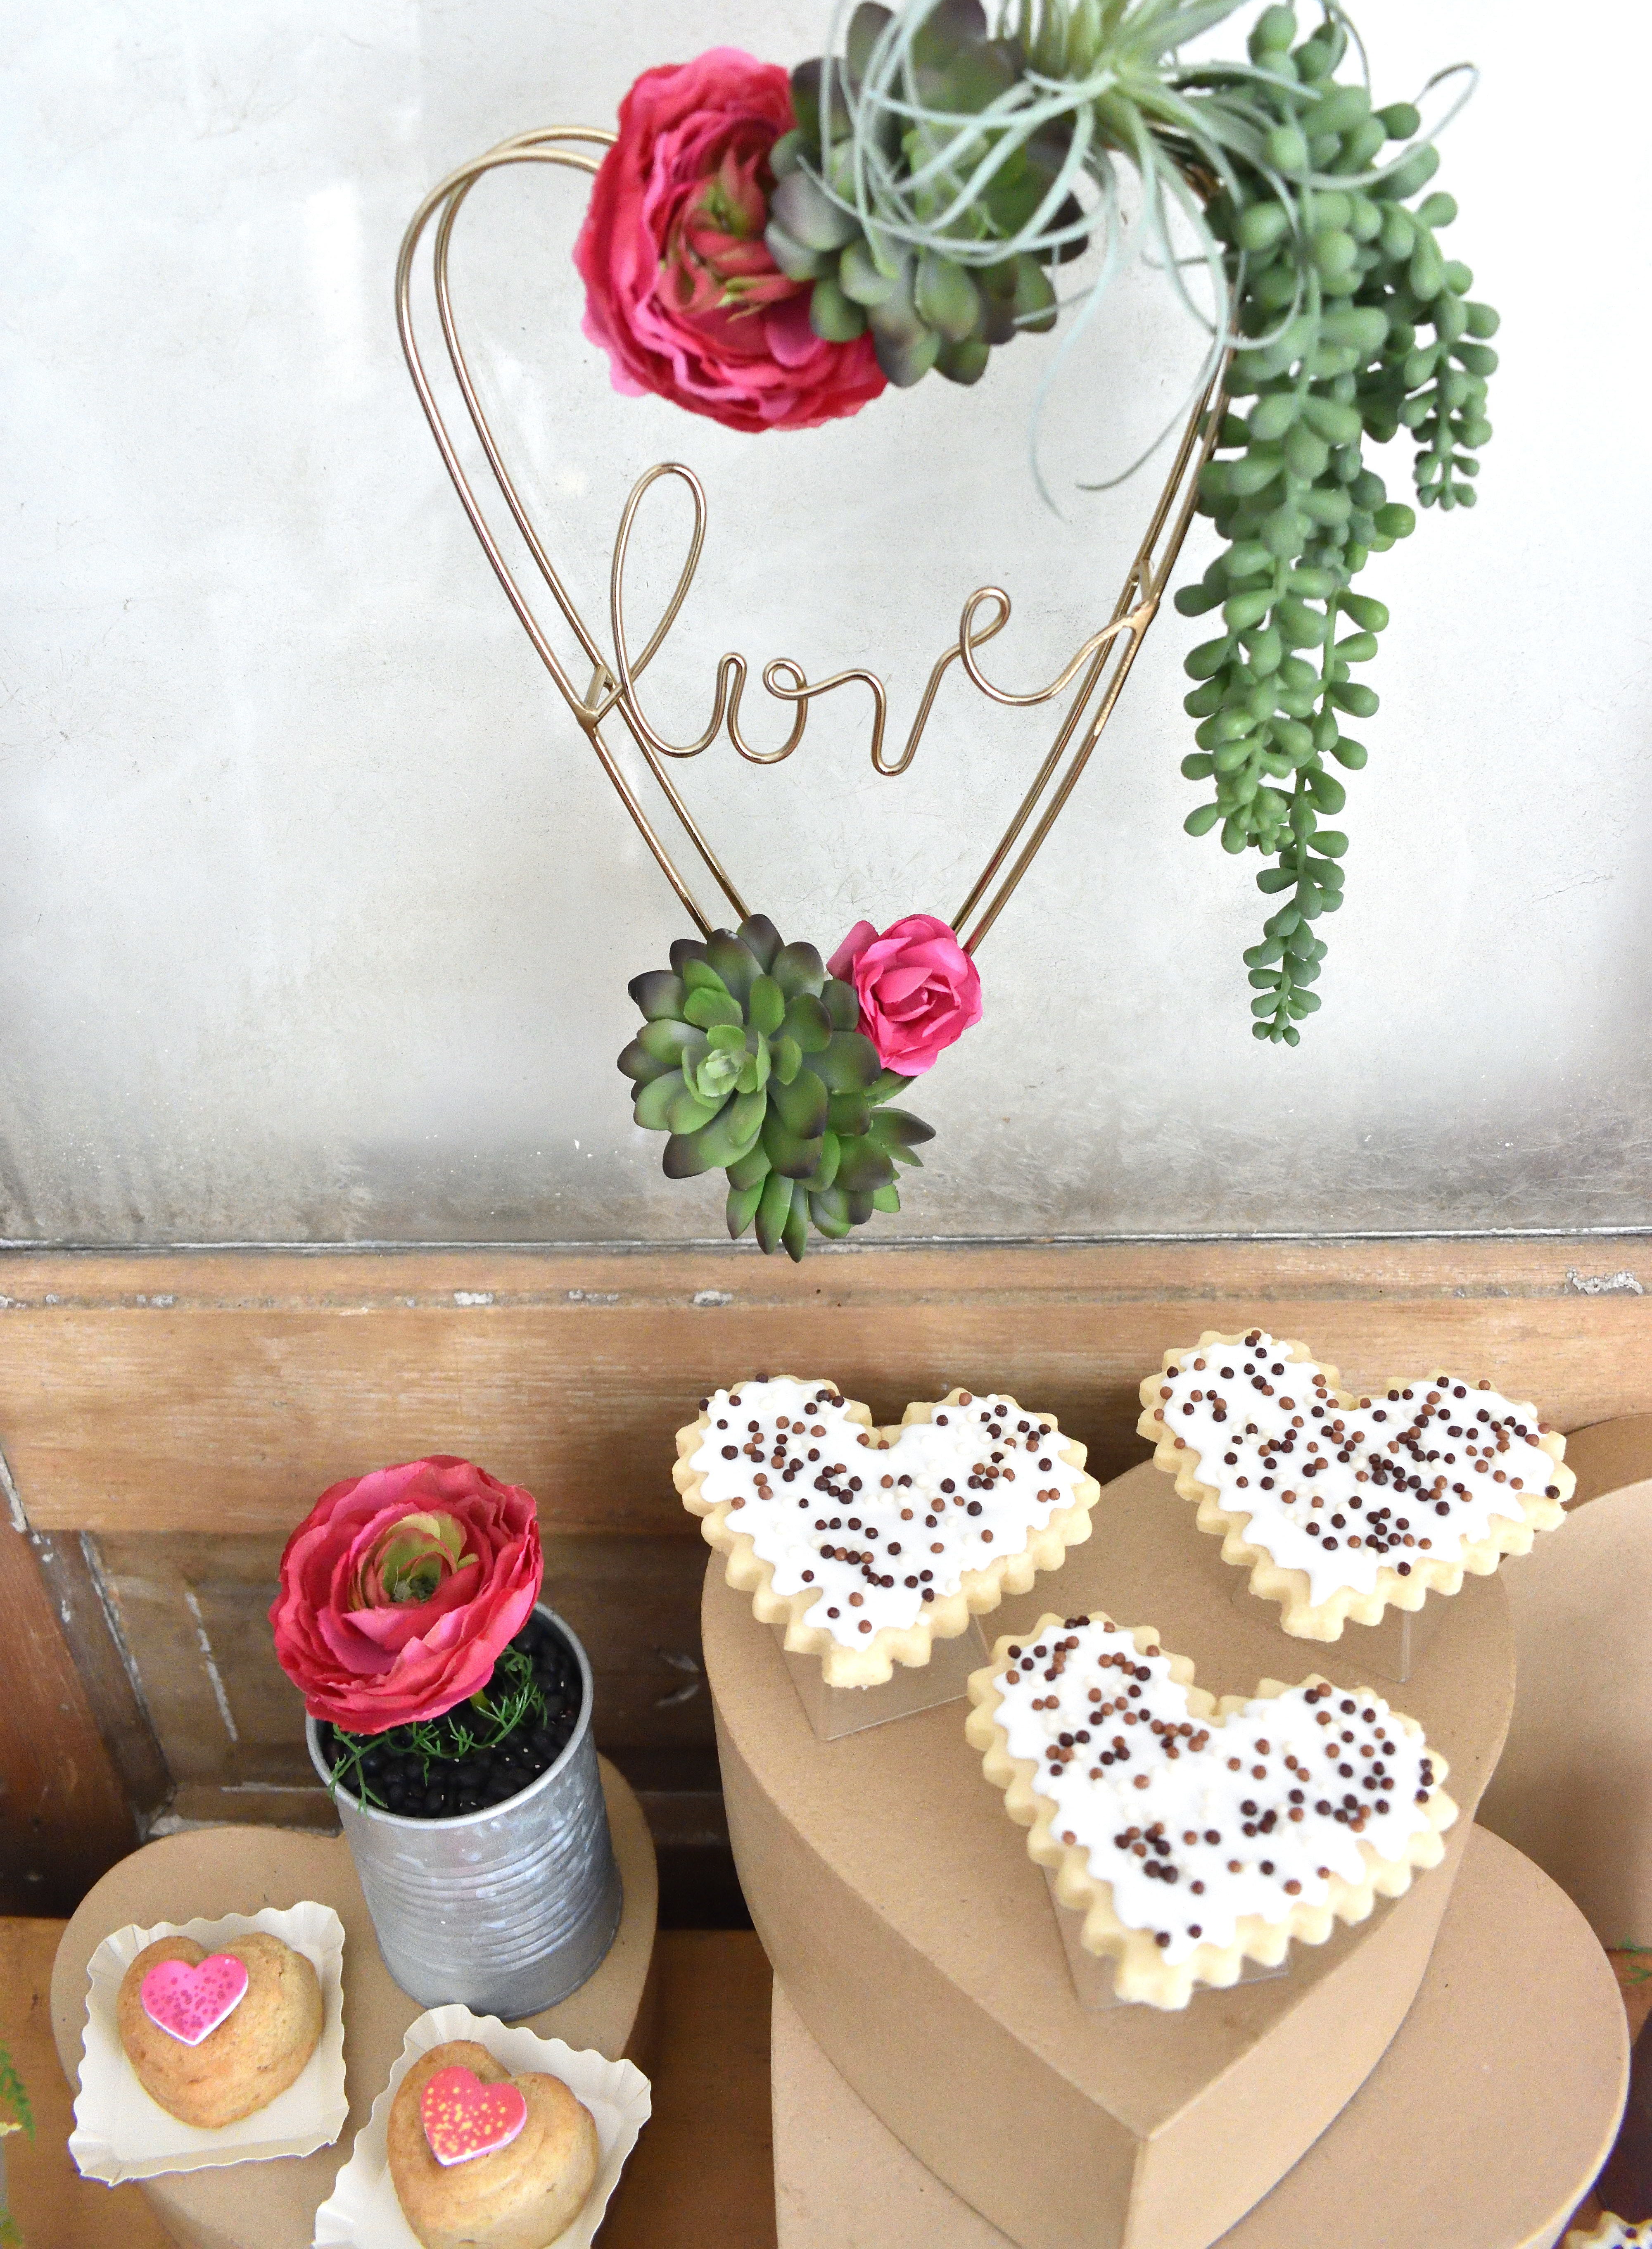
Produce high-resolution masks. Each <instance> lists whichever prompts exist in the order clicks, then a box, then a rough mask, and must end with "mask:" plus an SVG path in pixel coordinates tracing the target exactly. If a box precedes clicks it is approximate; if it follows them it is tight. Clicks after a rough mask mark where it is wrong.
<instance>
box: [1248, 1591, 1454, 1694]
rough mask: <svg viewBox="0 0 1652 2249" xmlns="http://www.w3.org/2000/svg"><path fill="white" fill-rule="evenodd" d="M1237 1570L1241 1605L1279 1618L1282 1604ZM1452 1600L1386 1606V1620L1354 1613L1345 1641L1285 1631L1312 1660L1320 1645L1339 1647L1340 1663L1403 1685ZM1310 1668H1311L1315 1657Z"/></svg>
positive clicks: (1437, 1597) (1442, 1596)
mask: <svg viewBox="0 0 1652 2249" xmlns="http://www.w3.org/2000/svg"><path fill="white" fill-rule="evenodd" d="M1237 1574H1238V1578H1239V1582H1238V1584H1237V1585H1236V1586H1235V1587H1234V1590H1233V1606H1235V1608H1236V1609H1238V1610H1240V1611H1241V1612H1242V1613H1250V1614H1254V1613H1256V1612H1257V1611H1265V1612H1266V1613H1267V1615H1268V1617H1269V1618H1270V1620H1272V1621H1274V1622H1276V1623H1277V1620H1278V1617H1279V1613H1280V1611H1279V1604H1278V1603H1277V1601H1264V1600H1260V1599H1257V1597H1256V1594H1254V1593H1253V1592H1251V1590H1250V1577H1249V1572H1248V1571H1245V1572H1239V1573H1237ZM1449 1599H1450V1596H1449V1594H1447V1593H1431V1594H1430V1595H1429V1596H1428V1599H1427V1600H1425V1601H1424V1602H1423V1604H1422V1606H1421V1608H1420V1609H1395V1608H1387V1609H1384V1611H1383V1612H1382V1621H1381V1623H1380V1624H1355V1623H1354V1622H1353V1619H1352V1618H1350V1620H1348V1622H1347V1623H1346V1624H1345V1625H1344V1626H1343V1627H1342V1637H1341V1639H1340V1640H1297V1639H1294V1638H1292V1637H1291V1636H1290V1635H1289V1634H1287V1633H1281V1634H1280V1638H1281V1639H1282V1640H1284V1641H1285V1644H1286V1646H1287V1647H1290V1648H1291V1649H1292V1650H1293V1651H1296V1650H1300V1652H1301V1654H1303V1655H1304V1657H1307V1658H1309V1659H1311V1658H1312V1656H1313V1654H1314V1653H1315V1652H1316V1650H1318V1648H1320V1647H1325V1648H1327V1649H1334V1650H1335V1651H1336V1655H1337V1659H1338V1662H1339V1667H1340V1666H1341V1665H1343V1664H1347V1663H1353V1664H1356V1665H1357V1666H1358V1667H1359V1675H1360V1677H1361V1679H1363V1678H1364V1677H1365V1675H1366V1673H1369V1674H1370V1675H1371V1677H1372V1679H1373V1680H1377V1679H1391V1680H1393V1681H1394V1684H1395V1685H1396V1686H1400V1687H1403V1686H1404V1685H1405V1683H1406V1681H1407V1680H1408V1679H1409V1678H1410V1676H1411V1675H1412V1673H1413V1672H1414V1671H1415V1670H1416V1668H1417V1667H1418V1666H1419V1665H1420V1664H1421V1661H1422V1660H1423V1658H1424V1656H1425V1655H1427V1654H1428V1649H1429V1647H1430V1646H1431V1645H1432V1643H1433V1640H1434V1637H1435V1633H1437V1632H1438V1631H1439V1629H1440V1626H1441V1624H1442V1620H1444V1617H1445V1613H1446V1603H1447V1601H1448V1600H1449ZM1304 1668H1306V1669H1308V1670H1311V1669H1312V1668H1313V1666H1312V1662H1311V1660H1310V1661H1308V1663H1307V1664H1306V1665H1305V1666H1304ZM1292 1676H1295V1674H1292Z"/></svg>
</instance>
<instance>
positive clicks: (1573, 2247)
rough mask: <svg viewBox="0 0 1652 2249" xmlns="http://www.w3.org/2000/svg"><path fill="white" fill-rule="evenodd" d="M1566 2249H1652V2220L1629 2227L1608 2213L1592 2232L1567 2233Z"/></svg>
mask: <svg viewBox="0 0 1652 2249" xmlns="http://www.w3.org/2000/svg"><path fill="white" fill-rule="evenodd" d="M1566 2249H1652V2218H1642V2221H1641V2223H1640V2224H1639V2225H1630V2224H1629V2223H1628V2220H1627V2219H1625V2218H1614V2216H1613V2214H1612V2212H1611V2211H1607V2214H1606V2216H1605V2217H1604V2218H1602V2219H1601V2220H1600V2225H1599V2227H1598V2228H1597V2229H1596V2231H1595V2232H1593V2233H1568V2234H1567V2235H1566Z"/></svg>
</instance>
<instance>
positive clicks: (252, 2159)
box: [69, 1898, 350, 2186]
mask: <svg viewBox="0 0 1652 2249" xmlns="http://www.w3.org/2000/svg"><path fill="white" fill-rule="evenodd" d="M255 1929H262V1930H263V1931H264V1932H265V1934H266V1935H268V1936H279V1937H280V1938H281V1940H282V1941H283V1943H287V1944H290V1945H291V1946H292V1947H293V1950H294V1951H295V1952H301V1953H303V1955H304V1956H305V1957H306V1960H308V1961H309V1963H310V1964H311V1965H312V1967H313V1969H314V1970H315V1972H316V1974H317V1975H318V1976H319V1977H320V1981H321V2006H322V2016H321V2037H320V2043H319V2044H318V2045H317V2046H316V2049H315V2052H314V2053H313V2054H312V2055H311V2056H310V2059H309V2060H308V2062H307V2063H306V2065H305V2067H304V2069H303V2071H302V2073H301V2074H300V2075H299V2077H297V2078H296V2079H295V2080H293V2083H292V2084H291V2085H289V2086H288V2087H287V2089H286V2092H285V2093H281V2094H277V2096H276V2098H275V2099H274V2100H273V2101H271V2102H270V2103H269V2105H268V2107H267V2108H259V2109H258V2110H256V2111H255V2112H254V2114H253V2115H251V2116H244V2117H243V2118H242V2119H241V2121H240V2122H239V2123H238V2124H225V2125H223V2126H221V2127H220V2129H218V2130H217V2131H207V2130H205V2129H203V2128H202V2127H201V2126H199V2125H196V2124H184V2123H180V2122H179V2121H178V2119H177V2118H176V2116H169V2115H168V2114H167V2112H166V2110H165V2109H164V2108H162V2106H161V2105H160V2103H159V2101H154V2100H151V2098H150V2097H149V2095H148V2094H147V2093H146V2092H145V2091H144V2089H143V2087H142V2086H141V2084H140V2083H139V2082H138V2076H137V2072H136V2071H135V2070H134V2068H133V2067H132V2065H131V2063H130V2062H129V2061H128V2060H127V2058H126V2054H125V2053H124V2052H123V2051H122V2048H121V2045H120V2030H119V2027H118V2019H117V2015H116V2002H117V2000H118V1998H119V1997H120V1984H121V1980H122V1978H123V1977H125V1975H126V1972H127V1969H128V1968H129V1967H130V1966H131V1965H132V1963H133V1962H134V1960H135V1959H136V1958H137V1957H138V1955H139V1953H140V1952H141V1951H142V1950H143V1948H144V1946H145V1945H146V1944H153V1943H154V1942H155V1939H156V1937H158V1936H189V1937H193V1938H194V1940H195V1942H196V1943H197V1944H199V1945H201V1946H202V1947H203V1949H204V1950H206V1951H208V1952H210V1951H211V1950H213V1949H214V1948H215V1947H217V1946H221V1945H224V1944H227V1943H231V1942H232V1941H233V1940H234V1939H235V1938H236V1937H237V1936H251V1934H252V1932H253V1931H254V1930H255ZM343 1969H344V1923H343V1922H341V1920H340V1919H339V1917H338V1915H337V1914H335V1913H334V1910H333V1909H332V1907H331V1906H329V1905H318V1904H317V1903H316V1902H314V1900H313V1899H308V1898H306V1899H302V1900H300V1902H299V1903H298V1904H297V1905H293V1906H286V1907H283V1908H279V1909H278V1908H277V1907H275V1906H265V1907H264V1909H262V1910H261V1911H260V1912H258V1913H253V1914H245V1913H226V1914H224V1915H222V1916H221V1917H220V1918H219V1919H217V1921H205V1920H201V1919H196V1920H195V1921H160V1922H156V1923H155V1926H154V1928H153V1929H139V1928H136V1927H135V1926H131V1925H128V1926H127V1928H125V1929H116V1930H115V1932H114V1936H106V1937H105V1938H104V1940H103V1942H102V1943H101V1944H100V1945H99V1947H98V1949H97V1950H96V1951H95V1952H94V1953H93V1956H92V1958H91V1961H90V1963H89V1970H88V1972H89V1974H90V1977H91V1984H90V1988H89V1989H88V1991H87V1993H86V2031H85V2033H84V2037H83V2040H82V2047H81V2055H80V2090H79V2094H77V2095H76V2097H75V2104H74V2129H73V2131H72V2132H71V2134H70V2135H69V2153H70V2155H71V2156H72V2157H73V2159H74V2162H75V2164H76V2167H77V2168H78V2169H79V2172H80V2174H81V2176H82V2177H83V2178H95V2179H102V2180H103V2181H104V2182H105V2184H107V2185H109V2186H118V2185H119V2184H120V2182H121V2181H122V2180H123V2179H146V2178H158V2177H160V2176H161V2174H162V2172H164V2171H193V2170H210V2169H213V2168H215V2167H217V2166H218V2165H222V2164H224V2163H264V2162H267V2161H268V2160H269V2159H270V2158H271V2157H272V2156H307V2155H312V2154H313V2153H314V2151H315V2149H317V2148H325V2147H329V2146H331V2144H332V2142H334V2140H336V2139H337V2138H338V2136H339V2134H340V2133H341V2131H342V2130H343V2129H344V2124H345V2120H346V2118H347V2117H348V2115H349V2113H350V2108H349V2102H348V2100H347V2099H346V2097H345V2092H344V1977H343Z"/></svg>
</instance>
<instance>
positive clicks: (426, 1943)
mask: <svg viewBox="0 0 1652 2249" xmlns="http://www.w3.org/2000/svg"><path fill="white" fill-rule="evenodd" d="M535 1613H536V1614H537V1615H538V1616H540V1618H542V1619H543V1620H544V1621H545V1622H546V1623H547V1624H548V1625H549V1626H550V1627H551V1628H552V1630H553V1631H554V1633H556V1635H557V1637H558V1638H559V1639H560V1640H561V1641H562V1642H563V1644H564V1646H565V1647H567V1648H568V1651H569V1652H570V1654H572V1655H573V1657H574V1659H575V1662H576V1663H577V1664H578V1666H579V1675H580V1697H581V1699H580V1714H579V1718H578V1721H577V1723H576V1724H575V1728H574V1731H573V1733H572V1734H571V1735H570V1736H569V1737H568V1742H567V1743H566V1744H565V1746H564V1747H563V1750H562V1752H561V1756H560V1757H558V1758H557V1760H556V1762H555V1764H553V1765H551V1766H549V1767H548V1768H547V1771H544V1772H542V1773H540V1776H539V1778H537V1779H536V1780H534V1781H533V1782H531V1783H530V1784H529V1785H528V1786H527V1788H525V1789H523V1790H522V1791H521V1792H520V1794H519V1795H516V1796H513V1797H511V1798H510V1799H508V1801H506V1803H504V1804H498V1805H492V1806H490V1807H489V1808H488V1809H487V1810H485V1811H482V1812H462V1813H459V1814H458V1815H457V1816H456V1817H454V1818H453V1819H407V1818H406V1817H404V1816H403V1814H402V1813H400V1812H380V1811H377V1810H375V1808H374V1807H373V1806H372V1805H363V1804H360V1803H358V1802H357V1801H356V1799H355V1798H354V1797H353V1796H350V1795H348V1794H347V1793H346V1792H345V1791H344V1790H343V1789H337V1790H335V1791H334V1803H335V1804H336V1805H338V1809H339V1817H340V1819H341V1821H342V1822H343V1826H344V1833H345V1837H346V1839H347V1840H348V1843H349V1846H350V1855H351V1857H352V1858H353V1859H354V1861H355V1871H356V1874H357V1875H358V1877H359V1878H360V1881H361V1890H362V1894H363V1895H364V1896H365V1897H366V1899H367V1904H368V1912H369V1913H370V1914H371V1915H372V1916H373V1927H374V1930H375V1934H376V1935H377V1937H378V1940H379V1950H380V1951H381V1952H382V1954H383V1955H384V1964H385V1966H386V1967H387V1968H388V1969H389V1971H390V1973H391V1975H392V1976H393V1977H395V1978H396V1982H397V1983H398V1984H400V1985H401V1987H402V1989H403V1991H405V1992H406V1993H407V1994H408V1996H409V1997H410V1998H415V1999H417V2000H418V2001H419V2002H420V2003H421V2005H424V2006H427V2007H433V2006H440V2005H444V2003H445V2002H446V2001H448V2000H458V2001H461V2002H462V2003H463V2004H464V2005H465V2006H467V2007H469V2008H471V2009H472V2011H473V2012H475V2013H477V2014H479V2015H499V2016H502V2017H503V2018H504V2019H505V2020H506V2021H507V2022H509V2021H515V2020H518V2019H520V2018H521V2017H522V2016H524V2015H535V2014H538V2013H539V2012H540V2009H541V2008H543V2007H552V2006H554V2005H556V2003H557V2001H558V2000H559V1999H565V1998H568V1994H569V1993H570V1992H571V1991H577V1990H578V1989H579V1987H580V1985H581V1984H583V1983H584V1982H585V1980H586V1978H587V1977H589V1976H591V1975H594V1974H595V1971H596V1970H597V1969H598V1968H599V1967H600V1966H601V1964H602V1960H603V1958H604V1957H605V1956H606V1954H607V1951H608V1948H609V1945H610V1944H611V1943H613V1941H614V1936H615V1932H616V1929H618V1927H619V1922H620V1907H621V1902H622V1901H621V1896H620V1876H619V1868H618V1867H617V1866H616V1863H615V1860H614V1849H613V1845H612V1843H611V1841H610V1840H609V1832H608V1807H607V1805H606V1804H605V1802H604V1801H603V1798H602V1776H601V1774H600V1772H599V1771H598V1770H597V1764H596V1743H595V1737H594V1736H593V1734H592V1732H591V1710H592V1702H593V1695H592V1682H591V1667H590V1663H589V1660H588V1659H587V1656H586V1654H585V1650H584V1649H583V1648H582V1647H581V1646H580V1643H579V1641H578V1640H576V1639H575V1636H574V1634H573V1633H572V1632H570V1631H569V1629H568V1626H567V1625H566V1624H565V1623H564V1622H563V1621H562V1620H561V1617H559V1616H558V1615H557V1614H556V1613H555V1612H554V1610H553V1609H550V1608H547V1606H546V1605H545V1604H544V1603H543V1602H540V1605H539V1606H538V1608H537V1610H536V1612H535ZM305 1737H306V1740H307V1742H308V1743H309V1749H310V1759H311V1762H312V1764H313V1765H314V1766H315V1769H316V1771H317V1772H319V1773H320V1776H321V1778H322V1779H323V1780H324V1781H327V1780H328V1779H329V1778H330V1776H329V1774H328V1771H327V1766H326V1764H325V1763H324V1762H323V1759H322V1757H321V1752H320V1737H319V1732H318V1729H317V1726H316V1722H315V1720H314V1719H313V1718H310V1719H307V1720H306V1723H305Z"/></svg>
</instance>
